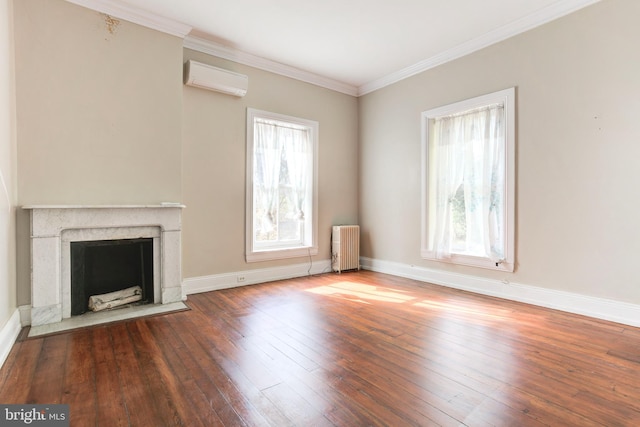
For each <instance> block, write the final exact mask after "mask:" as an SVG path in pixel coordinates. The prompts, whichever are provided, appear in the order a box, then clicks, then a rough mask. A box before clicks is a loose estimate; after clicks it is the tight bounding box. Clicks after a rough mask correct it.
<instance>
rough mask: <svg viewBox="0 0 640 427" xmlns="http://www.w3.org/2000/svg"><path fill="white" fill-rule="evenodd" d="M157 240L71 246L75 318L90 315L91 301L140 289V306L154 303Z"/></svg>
mask: <svg viewBox="0 0 640 427" xmlns="http://www.w3.org/2000/svg"><path fill="white" fill-rule="evenodd" d="M153 280H154V277H153V239H151V238H142V239H120V240H98V241H81V242H71V315H72V316H77V315H80V314H83V313H85V312H87V311H89V298H90V297H92V296H96V295H104V294H109V293H112V292H115V291H121V290H123V289H127V288H130V287H133V286H139V287H140V288H141V291H142V298H141V300H140V301H139V302H137V303H136V304H146V303H153V302H154V295H153V291H154V286H153Z"/></svg>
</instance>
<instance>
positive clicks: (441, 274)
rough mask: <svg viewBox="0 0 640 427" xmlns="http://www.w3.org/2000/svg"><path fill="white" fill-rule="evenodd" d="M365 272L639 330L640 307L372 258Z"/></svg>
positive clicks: (365, 261)
mask: <svg viewBox="0 0 640 427" xmlns="http://www.w3.org/2000/svg"><path fill="white" fill-rule="evenodd" d="M360 264H361V267H362V268H363V269H366V270H371V271H377V272H380V273H386V274H392V275H395V276H400V277H406V278H410V279H415V280H420V281H422V282H429V283H433V284H436V285H442V286H447V287H450V288H455V289H461V290H465V291H469V292H475V293H478V294H483V295H489V296H493V297H498V298H504V299H508V300H513V301H519V302H524V303H527V304H533V305H537V306H541V307H547V308H552V309H555V310H561V311H566V312H569V313H575V314H581V315H585V316H589V317H594V318H597V319H603V320H609V321H612V322H617V323H622V324H625V325H630V326H636V327H640V305H636V304H629V303H625V302H620V301H614V300H609V299H603V298H596V297H591V296H587V295H581V294H575V293H571V292H564V291H558V290H553V289H547V288H540V287H536V286H531V285H523V284H518V283H512V282H502V281H500V280H494V279H487V278H484V277H477V276H470V275H464V274H458V273H451V272H446V271H439V270H433V269H428V268H423V267H417V266H414V265H408V264H401V263H396V262H390V261H382V260H376V259H372V258H364V257H363V258H360Z"/></svg>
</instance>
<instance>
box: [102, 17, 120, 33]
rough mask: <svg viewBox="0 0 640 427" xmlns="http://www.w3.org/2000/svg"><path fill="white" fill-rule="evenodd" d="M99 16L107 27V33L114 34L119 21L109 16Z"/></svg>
mask: <svg viewBox="0 0 640 427" xmlns="http://www.w3.org/2000/svg"><path fill="white" fill-rule="evenodd" d="M101 15H102V17H103V18H104V23H105V24H106V25H107V31H109V34H115V33H116V31H117V30H118V26H119V25H120V20H119V19H116V18H114V17H113V16H111V15H107V14H106V13H101Z"/></svg>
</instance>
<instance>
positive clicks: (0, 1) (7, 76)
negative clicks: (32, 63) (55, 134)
mask: <svg viewBox="0 0 640 427" xmlns="http://www.w3.org/2000/svg"><path fill="white" fill-rule="evenodd" d="M12 7H13V2H12V0H0V64H1V65H0V328H2V327H3V326H4V325H5V324H6V322H7V321H8V320H9V318H10V317H11V315H12V314H13V313H14V311H15V309H16V251H15V232H16V225H15V207H16V203H17V195H16V142H15V92H14V71H13V67H14V57H13V19H12V13H13V12H12Z"/></svg>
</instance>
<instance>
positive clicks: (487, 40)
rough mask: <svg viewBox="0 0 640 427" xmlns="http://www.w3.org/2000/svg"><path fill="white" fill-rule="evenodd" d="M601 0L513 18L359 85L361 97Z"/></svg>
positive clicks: (573, 1) (567, 1)
mask: <svg viewBox="0 0 640 427" xmlns="http://www.w3.org/2000/svg"><path fill="white" fill-rule="evenodd" d="M599 1H601V0H564V1H561V2H559V3H554V4H553V5H551V6H549V7H546V8H544V9H541V10H539V11H538V12H536V13H532V14H530V15H528V16H526V17H524V18H522V19H519V20H517V21H514V22H512V23H510V24H507V25H505V26H503V27H500V28H497V29H495V30H493V31H490V32H488V33H486V34H484V35H482V36H480V37H476V38H474V39H472V40H469V41H467V42H465V43H462V44H460V45H458V46H456V47H453V48H451V49H449V50H446V51H444V52H442V53H439V54H438V55H435V56H432V57H431V58H428V59H425V60H423V61H420V62H418V63H416V64H414V65H411V66H409V67H406V68H404V69H402V70H399V71H396V72H394V73H391V74H389V75H387V76H384V77H381V78H379V79H376V80H374V81H372V82H369V83H365V84H364V85H362V86H360V87H359V88H358V96H362V95H366V94H367V93H371V92H373V91H376V90H378V89H382V88H383V87H385V86H389V85H392V84H393V83H397V82H399V81H401V80H404V79H406V78H409V77H411V76H413V75H416V74H419V73H421V72H423V71H427V70H429V69H431V68H435V67H437V66H439V65H442V64H445V63H447V62H449V61H453V60H454V59H458V58H461V57H463V56H466V55H469V54H471V53H473V52H476V51H478V50H480V49H484V48H485V47H488V46H491V45H493V44H496V43H499V42H501V41H503V40H506V39H508V38H510V37H513V36H516V35H518V34H521V33H524V32H525V31H528V30H531V29H533V28H536V27H539V26H541V25H544V24H546V23H548V22H551V21H553V20H555V19H558V18H561V17H563V16H565V15H568V14H570V13H572V12H575V11H577V10H579V9H582V8H584V7H587V6H590V5H592V4H595V3H598V2H599Z"/></svg>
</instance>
